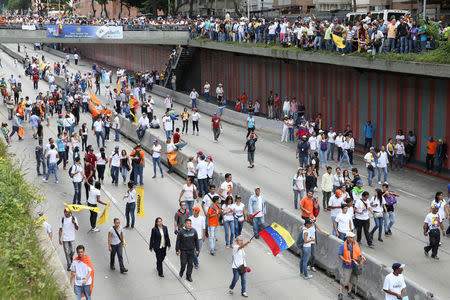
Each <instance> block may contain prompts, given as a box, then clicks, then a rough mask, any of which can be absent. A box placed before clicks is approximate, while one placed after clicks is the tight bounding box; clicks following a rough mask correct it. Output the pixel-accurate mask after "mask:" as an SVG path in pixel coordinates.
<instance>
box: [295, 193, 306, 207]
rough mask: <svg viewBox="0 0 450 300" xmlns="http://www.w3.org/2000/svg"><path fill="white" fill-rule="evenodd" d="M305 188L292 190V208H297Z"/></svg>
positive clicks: (303, 195)
mask: <svg viewBox="0 0 450 300" xmlns="http://www.w3.org/2000/svg"><path fill="white" fill-rule="evenodd" d="M305 196H306V195H305V190H301V191H299V190H294V208H295V209H298V204H299V203H300V202H299V201H301V200H302V199H303V198H304V197H305Z"/></svg>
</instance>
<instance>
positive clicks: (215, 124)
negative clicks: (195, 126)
mask: <svg viewBox="0 0 450 300" xmlns="http://www.w3.org/2000/svg"><path fill="white" fill-rule="evenodd" d="M211 122H212V127H213V129H220V118H219V117H213V118H212V119H211Z"/></svg>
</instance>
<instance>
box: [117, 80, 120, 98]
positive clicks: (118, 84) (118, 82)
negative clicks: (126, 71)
mask: <svg viewBox="0 0 450 300" xmlns="http://www.w3.org/2000/svg"><path fill="white" fill-rule="evenodd" d="M117 95H120V79H119V80H118V81H117Z"/></svg>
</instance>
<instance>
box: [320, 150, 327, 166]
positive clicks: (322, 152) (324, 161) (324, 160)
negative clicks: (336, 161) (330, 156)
mask: <svg viewBox="0 0 450 300" xmlns="http://www.w3.org/2000/svg"><path fill="white" fill-rule="evenodd" d="M319 160H320V164H321V165H322V164H323V165H325V166H326V165H327V150H319Z"/></svg>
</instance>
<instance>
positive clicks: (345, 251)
mask: <svg viewBox="0 0 450 300" xmlns="http://www.w3.org/2000/svg"><path fill="white" fill-rule="evenodd" d="M338 256H339V258H340V259H341V260H342V271H341V289H340V293H339V295H338V299H339V300H342V299H343V294H344V293H345V287H346V286H348V297H349V298H352V299H354V298H355V296H354V294H352V288H353V283H352V282H356V281H357V279H358V276H359V275H360V268H361V264H362V263H363V262H364V261H365V260H366V259H365V257H364V256H363V255H362V253H361V249H360V247H359V244H358V243H357V242H356V241H355V234H354V233H353V232H347V234H346V235H345V242H344V243H343V244H341V246H340V247H339V252H338ZM355 266H356V267H355Z"/></svg>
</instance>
